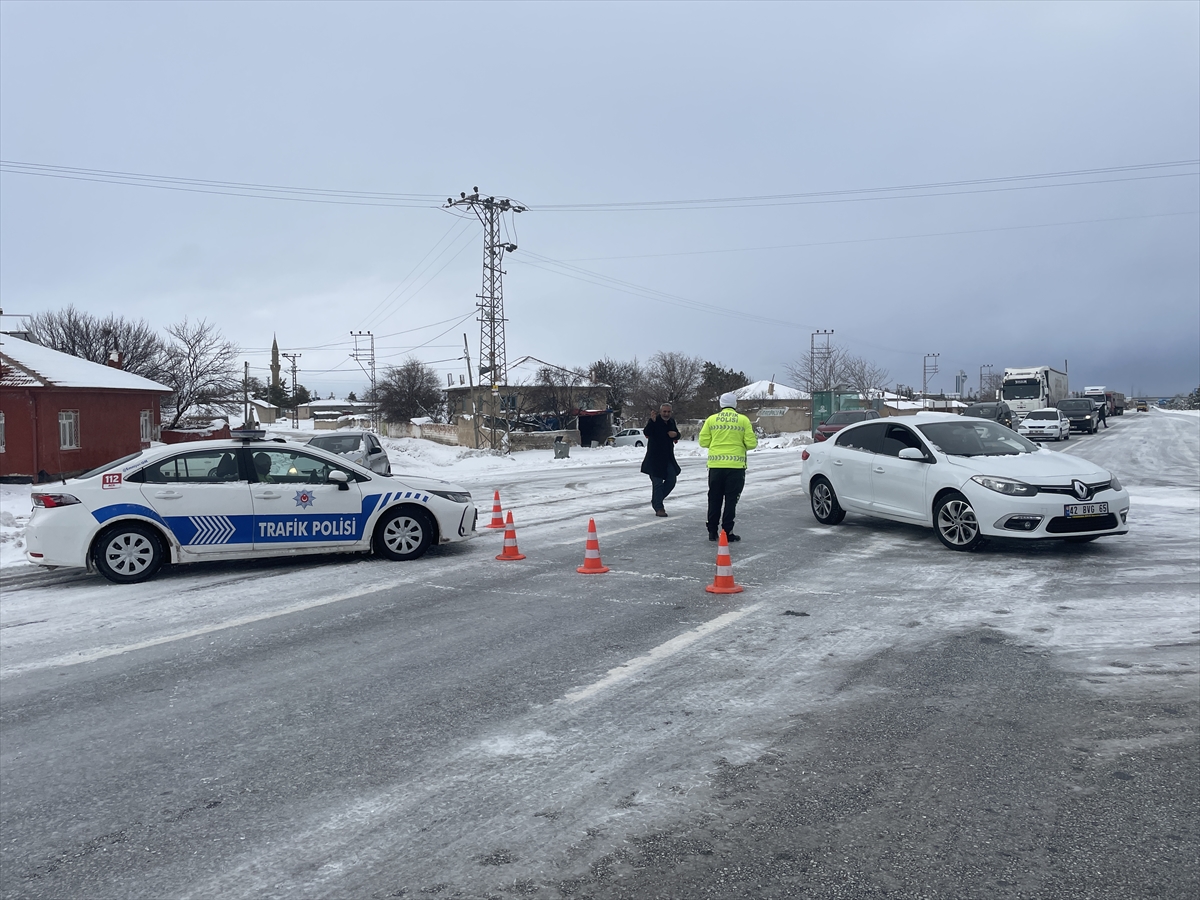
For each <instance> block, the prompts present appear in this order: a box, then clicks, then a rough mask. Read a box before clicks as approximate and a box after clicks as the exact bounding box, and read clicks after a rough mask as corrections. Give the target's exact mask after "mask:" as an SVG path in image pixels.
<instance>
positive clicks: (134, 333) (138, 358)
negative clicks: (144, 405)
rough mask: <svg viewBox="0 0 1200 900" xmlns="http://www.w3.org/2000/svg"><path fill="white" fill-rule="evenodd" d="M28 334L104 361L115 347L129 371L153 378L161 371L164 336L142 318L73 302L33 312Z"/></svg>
mask: <svg viewBox="0 0 1200 900" xmlns="http://www.w3.org/2000/svg"><path fill="white" fill-rule="evenodd" d="M29 336H30V337H31V338H32V339H33V340H34V341H35V342H36V343H38V344H41V345H42V346H43V347H49V348H51V349H52V350H58V351H59V352H60V353H69V354H70V355H71V356H78V357H79V358H80V359H86V360H89V361H91V362H94V363H100V364H102V365H103V364H104V363H107V362H108V361H109V354H110V353H112V352H114V351H115V352H117V353H119V354H120V359H121V368H123V369H124V370H125V371H127V372H132V373H133V374H134V375H141V376H143V377H144V378H150V379H154V380H159V377H160V376H161V374H162V368H163V362H164V360H163V353H164V346H163V341H162V338H160V337H159V336H158V334H157V333H156V332H155V331H154V330H153V329H152V328H151V327H150V326H149V325H148V324H146V322H145V320H143V319H139V320H138V321H136V322H133V321H130V320H128V319H123V318H121V317H120V316H116V315H113V314H112V313H109V315H108V317H107V318H104V319H100V318H97V317H96V316H93V315H92V314H91V313H88V312H84V311H83V310H80V309H76V308H75V306H74V305H71V306H67V307H66V308H65V309H60V310H57V311H48V312H42V313H38V314H37V315H34V316H32V317H31V318H30V320H29Z"/></svg>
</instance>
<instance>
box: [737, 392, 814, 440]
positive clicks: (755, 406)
mask: <svg viewBox="0 0 1200 900" xmlns="http://www.w3.org/2000/svg"><path fill="white" fill-rule="evenodd" d="M734 393H735V394H737V398H738V406H737V408H738V412H740V413H742V414H743V415H745V416H746V417H747V418H749V419H750V422H751V424H752V425H754V426H755V427H756V428H761V429H762V430H763V431H766V432H768V433H779V432H793V431H808V430H810V429H811V428H812V397H811V396H809V395H808V394H807V393H806V392H804V391H802V390H799V389H798V388H793V387H788V386H787V385H786V384H779V383H778V382H774V381H756V382H754V383H753V384H748V385H746V386H745V387H741V388H738V389H737V390H736V391H734Z"/></svg>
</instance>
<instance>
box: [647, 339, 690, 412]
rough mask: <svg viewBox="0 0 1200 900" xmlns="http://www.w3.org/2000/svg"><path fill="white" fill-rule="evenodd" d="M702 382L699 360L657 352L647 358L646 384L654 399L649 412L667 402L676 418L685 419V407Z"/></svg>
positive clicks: (679, 354) (673, 353)
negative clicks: (681, 417)
mask: <svg viewBox="0 0 1200 900" xmlns="http://www.w3.org/2000/svg"><path fill="white" fill-rule="evenodd" d="M703 380H704V360H703V359H701V358H700V357H698V356H688V355H687V354H686V353H677V352H674V351H671V352H667V351H661V350H660V351H659V352H658V353H655V354H654V355H653V356H652V357H650V364H649V365H648V366H647V379H646V381H647V383H648V387H649V388H650V392H651V394H653V395H656V396H655V399H654V400H653V401H652V405H651V408H653V407H654V406H657V405H658V404H659V403H664V402H669V403H671V404H673V405H674V407H675V410H674V411H675V414H676V416H677V417H679V416H684V415H687V411H688V404H690V403H692V402H693V401H694V400H695V398H696V391H697V390H698V389H699V388H700V384H701V382H703Z"/></svg>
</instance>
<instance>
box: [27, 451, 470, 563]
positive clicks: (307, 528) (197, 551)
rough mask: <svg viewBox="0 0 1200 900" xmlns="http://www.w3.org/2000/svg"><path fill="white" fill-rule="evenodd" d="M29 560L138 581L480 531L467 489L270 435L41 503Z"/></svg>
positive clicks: (385, 548)
mask: <svg viewBox="0 0 1200 900" xmlns="http://www.w3.org/2000/svg"><path fill="white" fill-rule="evenodd" d="M32 499H33V505H34V509H33V514H32V516H31V517H30V519H29V525H28V527H27V528H26V531H25V537H26V557H27V558H28V560H29V561H30V562H32V563H37V564H38V565H42V566H66V567H77V568H78V567H85V568H88V569H89V570H90V569H96V570H99V571H100V573H101V574H102V575H104V576H105V577H106V578H108V579H109V580H111V581H115V582H118V583H122V584H130V583H134V582H138V581H144V580H145V579H147V578H149V577H151V576H152V575H154V573H155V572H157V571H158V569H159V568H160V567H161V566H162V565H163V563H164V562H168V561H169V562H173V563H187V562H200V561H202V560H220V559H242V558H245V557H252V556H292V555H302V554H311V553H338V552H342V553H355V552H362V551H373V552H375V553H376V554H378V555H380V556H384V557H386V558H388V559H394V560H406V559H415V558H416V557H418V556H420V555H421V554H423V553H424V552H425V551H426V550H427V549H428V548H429V546H430V544H434V543H442V544H445V543H450V542H452V541H464V540H466V539H468V538H470V537H471V536H472V535H473V534H474V533H475V520H476V511H475V507H474V505H473V504H472V503H471V495H470V494H469V493H467V491H466V490H464V489H463V488H461V487H459V486H457V485H454V484H449V483H447V482H444V481H438V480H436V479H433V478H413V477H407V476H405V477H391V476H386V475H380V474H378V473H376V472H372V471H371V470H370V469H366V468H363V467H362V466H357V465H354V464H353V463H350V462H348V461H347V460H346V459H345V457H341V456H338V455H336V454H333V453H328V452H326V451H324V450H319V449H317V448H313V447H306V446H303V445H300V444H292V443H288V442H285V441H282V440H264V439H263V438H262V436H261V432H258V433H251V434H247V435H245V436H243V437H241V438H236V437H235V439H233V440H217V441H197V442H195V443H189V444H176V445H173V446H167V447H155V448H152V449H150V450H143V451H141V452H139V453H136V454H133V455H132V456H127V457H125V458H124V459H119V460H116V461H114V462H112V463H109V464H108V465H105V466H101V467H100V468H99V469H95V470H93V471H91V472H87V473H85V474H84V475H81V476H80V477H79V478H72V479H69V480H68V481H66V482H65V483H63V484H61V485H59V484H56V485H53V486H52V487H47V488H46V489H45V490H44V491H37V492H35V493H33V495H32Z"/></svg>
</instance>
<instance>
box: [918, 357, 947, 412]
mask: <svg viewBox="0 0 1200 900" xmlns="http://www.w3.org/2000/svg"><path fill="white" fill-rule="evenodd" d="M941 355H942V354H940V353H926V354H925V365H924V367H923V371H922V374H921V408H922V409H924V407H925V397H926V395H927V394H928V393H929V376H930V375H936V374H937V373H938V364H937V361H938V357H939V356H941ZM930 360H933V362H930Z"/></svg>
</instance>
